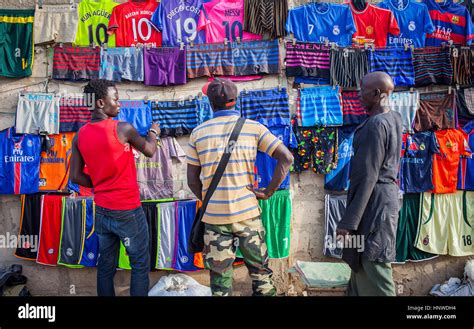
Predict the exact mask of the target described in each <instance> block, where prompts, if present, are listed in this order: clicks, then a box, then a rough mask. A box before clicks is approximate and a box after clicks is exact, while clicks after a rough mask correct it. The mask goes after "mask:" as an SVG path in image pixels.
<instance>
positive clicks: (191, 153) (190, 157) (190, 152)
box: [186, 134, 201, 167]
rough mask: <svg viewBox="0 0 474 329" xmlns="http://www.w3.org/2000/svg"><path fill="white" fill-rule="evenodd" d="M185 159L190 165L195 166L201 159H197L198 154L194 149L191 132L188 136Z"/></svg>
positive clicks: (194, 143) (199, 164)
mask: <svg viewBox="0 0 474 329" xmlns="http://www.w3.org/2000/svg"><path fill="white" fill-rule="evenodd" d="M186 160H187V163H188V164H190V165H193V166H197V167H200V166H201V161H199V156H198V152H197V149H196V142H195V137H194V134H191V136H190V138H189V143H188V148H187V157H186Z"/></svg>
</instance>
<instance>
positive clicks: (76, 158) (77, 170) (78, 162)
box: [70, 133, 93, 188]
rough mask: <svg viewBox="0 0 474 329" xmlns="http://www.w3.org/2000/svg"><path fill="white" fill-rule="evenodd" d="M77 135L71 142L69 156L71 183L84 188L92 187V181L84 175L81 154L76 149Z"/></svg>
mask: <svg viewBox="0 0 474 329" xmlns="http://www.w3.org/2000/svg"><path fill="white" fill-rule="evenodd" d="M78 135H79V133H77V134H76V136H74V140H73V141H72V155H71V173H70V175H71V181H72V182H73V183H74V184H78V185H80V186H84V187H89V188H91V187H93V186H92V180H91V178H90V176H89V175H87V174H85V173H84V166H85V163H84V159H83V158H82V155H81V152H79V148H78V147H77V138H78Z"/></svg>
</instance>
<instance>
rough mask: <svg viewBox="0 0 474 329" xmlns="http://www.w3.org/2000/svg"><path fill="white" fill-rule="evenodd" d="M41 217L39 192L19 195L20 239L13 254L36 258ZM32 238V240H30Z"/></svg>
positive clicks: (31, 258)
mask: <svg viewBox="0 0 474 329" xmlns="http://www.w3.org/2000/svg"><path fill="white" fill-rule="evenodd" d="M40 218H41V194H40V193H35V194H24V195H22V196H21V215H20V233H19V235H20V240H19V241H18V248H17V249H16V252H15V256H16V257H18V258H23V259H29V260H36V256H37V253H38V243H39V233H40V223H41V222H40ZM31 239H33V240H31Z"/></svg>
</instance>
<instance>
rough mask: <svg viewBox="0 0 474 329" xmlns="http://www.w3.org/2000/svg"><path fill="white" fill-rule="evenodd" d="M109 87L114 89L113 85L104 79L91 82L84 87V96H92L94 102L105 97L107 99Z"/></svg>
mask: <svg viewBox="0 0 474 329" xmlns="http://www.w3.org/2000/svg"><path fill="white" fill-rule="evenodd" d="M110 87H112V88H116V86H115V83H114V82H112V81H109V80H104V79H97V80H91V81H89V83H88V84H87V85H86V86H85V87H84V94H88V95H89V96H88V97H90V95H94V100H95V102H97V101H98V100H99V99H105V97H107V93H108V89H109V88H110ZM89 99H90V98H89ZM94 106H95V104H94Z"/></svg>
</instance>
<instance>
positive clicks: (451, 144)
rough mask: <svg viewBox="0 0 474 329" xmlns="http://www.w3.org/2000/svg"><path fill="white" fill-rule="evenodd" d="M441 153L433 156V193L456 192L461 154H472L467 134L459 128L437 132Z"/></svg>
mask: <svg viewBox="0 0 474 329" xmlns="http://www.w3.org/2000/svg"><path fill="white" fill-rule="evenodd" d="M435 134H436V139H437V140H438V144H439V149H440V153H438V154H435V155H434V156H433V186H434V189H433V193H455V192H456V186H457V183H458V167H459V160H460V158H461V155H463V156H471V152H470V149H469V146H468V143H467V141H468V136H467V134H466V133H465V132H464V131H462V130H459V129H445V130H438V131H436V132H435Z"/></svg>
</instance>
